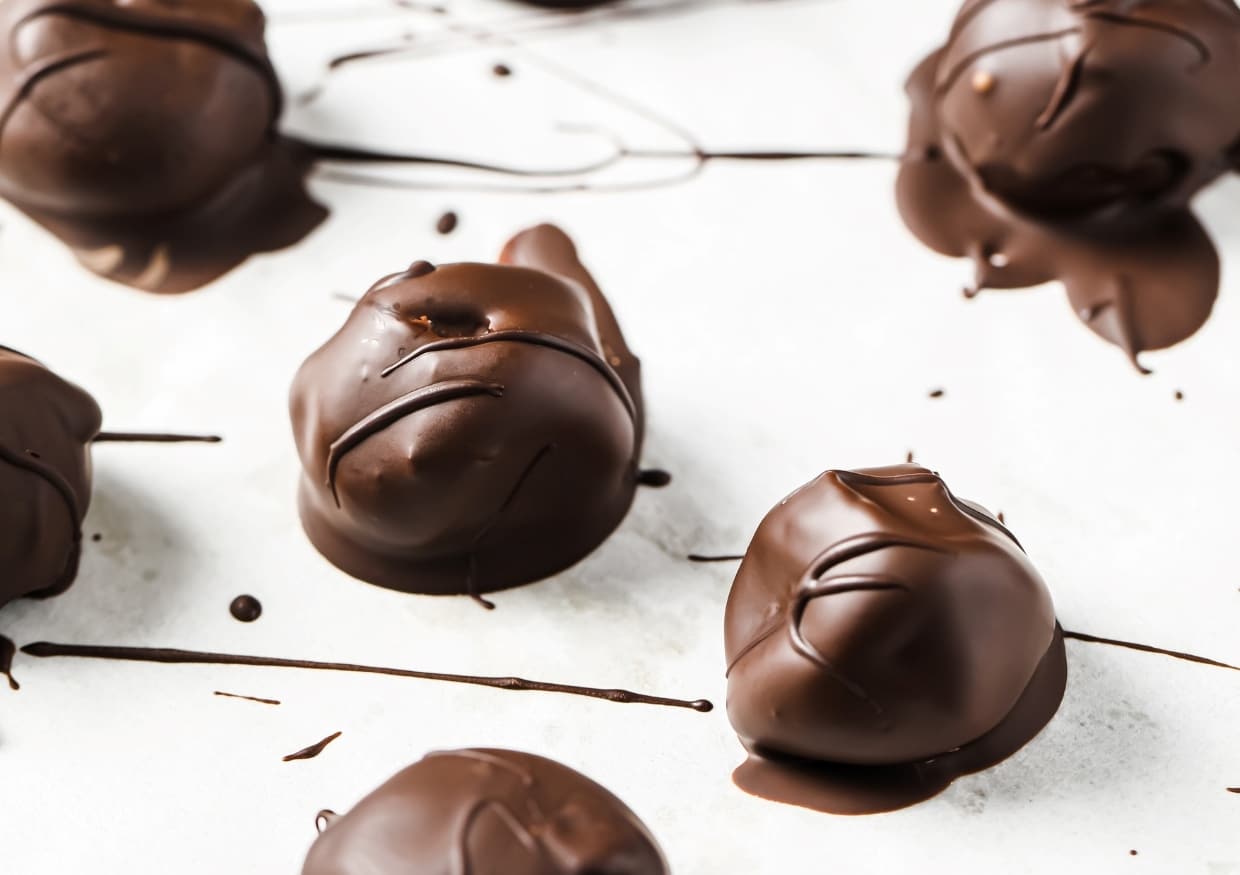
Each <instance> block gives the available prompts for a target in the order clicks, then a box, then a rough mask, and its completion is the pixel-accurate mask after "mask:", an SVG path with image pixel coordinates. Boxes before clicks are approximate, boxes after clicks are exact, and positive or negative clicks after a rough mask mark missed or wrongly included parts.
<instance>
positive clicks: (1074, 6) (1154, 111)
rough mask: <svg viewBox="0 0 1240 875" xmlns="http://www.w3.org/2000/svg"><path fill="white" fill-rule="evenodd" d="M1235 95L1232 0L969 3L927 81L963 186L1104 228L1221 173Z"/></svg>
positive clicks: (1236, 14)
mask: <svg viewBox="0 0 1240 875" xmlns="http://www.w3.org/2000/svg"><path fill="white" fill-rule="evenodd" d="M1237 88H1240V11H1237V9H1236V7H1235V5H1234V4H1233V3H1232V2H1231V0H1073V2H1065V0H999V2H986V0H972V2H968V3H966V4H965V5H964V8H963V9H962V10H961V12H960V14H959V16H958V17H957V19H956V23H955V25H954V26H953V28H952V32H951V36H950V37H949V39H948V41H947V44H946V46H945V47H944V49H943V52H942V54H941V55H940V57H939V61H938V64H937V65H936V72H935V77H934V90H935V96H936V99H937V105H938V116H939V119H940V122H941V126H942V131H941V136H942V142H943V145H944V148H945V149H946V151H947V154H948V156H949V157H950V159H951V160H952V161H953V162H954V163H955V164H956V165H957V167H958V168H959V169H960V170H961V171H962V172H964V173H966V174H968V175H974V174H975V175H976V178H977V180H978V181H979V182H980V184H981V186H982V187H983V188H984V189H985V190H987V191H989V192H990V193H992V194H993V195H995V196H996V197H997V198H999V199H1000V200H1002V201H1004V202H1006V203H1008V204H1009V205H1011V206H1012V207H1013V208H1014V209H1017V210H1020V211H1024V212H1027V213H1029V214H1032V215H1034V216H1043V217H1049V218H1062V217H1067V218H1094V219H1102V220H1105V221H1108V222H1110V221H1115V220H1123V221H1132V219H1133V218H1134V215H1133V214H1134V213H1139V212H1140V211H1141V210H1142V209H1144V208H1166V207H1178V206H1184V205H1185V204H1187V203H1188V200H1189V198H1190V197H1192V195H1193V194H1194V193H1196V192H1197V191H1198V190H1199V189H1200V188H1201V187H1202V186H1203V185H1205V184H1207V183H1209V182H1211V181H1213V180H1214V179H1217V178H1218V177H1219V176H1220V175H1222V174H1223V173H1225V172H1226V171H1227V170H1228V169H1229V168H1230V166H1231V161H1230V160H1229V157H1228V155H1229V151H1230V150H1232V149H1233V148H1234V147H1235V146H1237V145H1238V144H1240V107H1237V105H1236V101H1235V99H1234V97H1235V93H1236V90H1237ZM1108 210H1109V214H1108ZM1100 212H1101V213H1102V215H1101V216H1100V215H1099V213H1100Z"/></svg>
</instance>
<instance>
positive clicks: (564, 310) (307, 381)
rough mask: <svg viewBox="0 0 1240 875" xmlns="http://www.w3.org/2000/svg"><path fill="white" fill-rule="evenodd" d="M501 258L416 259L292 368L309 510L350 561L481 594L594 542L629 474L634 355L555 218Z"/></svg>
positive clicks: (417, 587) (317, 537)
mask: <svg viewBox="0 0 1240 875" xmlns="http://www.w3.org/2000/svg"><path fill="white" fill-rule="evenodd" d="M500 260H501V264H500V265H484V264H453V265H445V266H442V267H438V268H436V267H435V266H433V265H430V264H428V263H427V262H424V261H420V262H415V263H414V264H413V265H412V266H411V267H410V268H409V269H408V270H406V271H404V272H402V273H399V274H395V275H393V276H390V277H387V278H386V279H383V280H381V281H380V282H379V283H378V284H377V285H375V286H374V287H373V288H372V289H371V290H370V292H368V293H367V294H366V296H365V297H364V298H363V299H362V300H361V302H360V303H358V305H357V307H356V308H355V309H354V311H353V314H352V316H350V318H349V320H348V321H347V322H346V324H345V326H344V328H342V329H341V331H340V332H339V333H338V334H337V335H336V336H335V337H334V338H332V339H331V340H330V341H328V343H327V345H325V346H324V347H323V348H322V349H320V350H319V351H318V352H316V353H315V354H314V355H312V356H311V357H310V359H309V360H308V361H307V362H306V363H305V364H304V365H303V366H302V368H301V371H300V372H299V373H298V375H297V378H296V380H295V381H294V384H293V390H292V401H291V408H292V419H293V428H294V433H295V436H296V440H297V447H298V452H299V453H300V455H301V460H302V465H303V468H304V474H303V477H302V480H301V489H300V505H301V516H302V521H303V523H304V524H305V528H306V531H307V533H308V534H309V536H310V539H311V540H312V541H313V542H314V544H315V546H316V547H318V549H319V550H320V551H321V552H322V553H323V554H324V555H325V556H326V557H327V558H328V559H330V560H331V561H332V562H333V563H335V564H336V565H337V566H339V567H340V568H341V569H343V570H344V571H347V572H348V573H350V574H352V575H354V576H355V577H358V578H361V579H362V580H366V581H369V582H371V583H375V584H379V585H381V586H386V587H389V588H392V589H398V590H402V591H405V592H417V593H429V594H439V595H444V594H468V595H472V596H480V594H482V593H488V592H494V591H496V590H502V589H506V588H509V587H513V586H519V585H521V584H525V583H530V582H532V581H535V580H539V579H541V578H544V577H547V576H549V575H551V574H554V573H556V572H557V571H560V570H562V569H564V568H567V567H568V566H570V565H572V564H574V563H575V562H577V561H578V560H580V559H582V558H583V557H584V556H586V555H587V554H589V553H590V552H591V551H593V550H594V549H595V547H597V546H598V545H599V544H600V543H601V542H602V541H603V539H604V538H606V537H607V536H608V535H609V534H610V533H611V531H612V530H613V529H614V528H615V527H616V526H617V525H618V524H619V523H620V521H621V520H622V519H623V518H624V516H625V514H626V513H627V511H628V508H629V505H630V504H631V503H632V500H633V494H634V491H635V490H636V488H637V485H638V478H639V469H638V459H639V455H640V452H641V446H642V435H643V431H644V423H643V414H642V397H641V385H640V365H639V362H638V360H637V359H636V358H635V357H634V356H633V354H632V353H631V352H630V351H629V349H628V347H627V345H626V344H625V342H624V338H623V336H622V335H621V333H620V327H619V325H618V324H617V322H616V319H615V317H614V315H613V314H612V312H611V308H610V307H609V306H608V304H607V301H606V299H605V298H604V297H603V295H602V292H601V291H600V290H599V289H598V287H597V286H596V285H595V283H594V281H593V279H592V278H591V277H590V275H589V273H587V272H586V270H585V268H584V267H583V266H582V265H581V263H580V262H579V261H578V259H577V254H576V250H575V248H574V247H573V244H572V242H571V241H570V240H569V239H568V237H567V236H565V234H564V233H563V232H562V231H560V230H559V229H557V228H554V227H551V226H549V225H544V226H540V227H537V228H533V229H531V230H529V231H526V232H524V233H522V234H519V235H518V236H517V237H515V238H514V239H513V240H512V241H511V242H510V243H509V244H508V246H507V247H506V248H505V250H504V253H503V255H502V256H501V259H500Z"/></svg>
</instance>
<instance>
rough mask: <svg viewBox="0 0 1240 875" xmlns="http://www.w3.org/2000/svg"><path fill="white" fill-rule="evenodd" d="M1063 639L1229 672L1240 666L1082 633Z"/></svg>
mask: <svg viewBox="0 0 1240 875" xmlns="http://www.w3.org/2000/svg"><path fill="white" fill-rule="evenodd" d="M1063 637H1064V638H1071V639H1072V640H1073V641H1083V642H1085V643H1086V644H1106V645H1109V646H1111V647H1123V648H1124V649H1126V650H1138V651H1140V652H1141V653H1155V654H1158V655H1159V656H1170V657H1171V658H1172V659H1182V660H1184V661H1185V662H1195V663H1197V664H1198V665H1209V666H1213V667H1214V668H1225V669H1228V670H1230V671H1240V665H1228V664H1227V663H1225V662H1219V661H1218V660H1216V659H1207V658H1206V657H1204V656H1196V655H1195V654H1192V653H1181V652H1180V651H1178V650H1167V649H1166V648H1163V647H1154V646H1152V645H1149V644H1137V643H1134V642H1132V641H1119V640H1117V639H1115V638H1099V637H1098V636H1096V635H1087V634H1085V633H1084V632H1064V633H1063Z"/></svg>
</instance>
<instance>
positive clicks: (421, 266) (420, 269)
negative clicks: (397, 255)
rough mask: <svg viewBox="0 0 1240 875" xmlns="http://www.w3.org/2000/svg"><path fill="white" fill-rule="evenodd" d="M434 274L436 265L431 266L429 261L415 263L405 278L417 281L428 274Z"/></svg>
mask: <svg viewBox="0 0 1240 875" xmlns="http://www.w3.org/2000/svg"><path fill="white" fill-rule="evenodd" d="M434 272H435V265H433V264H431V263H430V262H429V261H415V262H414V263H413V264H411V265H409V269H408V270H407V271H405V276H407V277H409V278H410V279H415V280H416V279H417V278H418V277H420V276H426V275H427V274H428V273H434Z"/></svg>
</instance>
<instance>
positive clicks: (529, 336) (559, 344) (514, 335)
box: [379, 328, 637, 419]
mask: <svg viewBox="0 0 1240 875" xmlns="http://www.w3.org/2000/svg"><path fill="white" fill-rule="evenodd" d="M488 343H528V344H530V345H532V346H545V347H547V348H549V349H554V350H556V351H557V352H562V353H566V354H567V355H571V356H574V357H576V358H578V359H580V360H581V361H583V362H585V363H586V364H587V365H589V366H590V367H592V368H594V370H596V371H598V373H599V375H600V376H601V377H602V378H603V379H604V380H606V381H607V382H608V383H609V384H610V385H611V387H612V389H614V390H615V392H616V394H617V395H619V396H620V401H621V403H622V404H624V409H625V410H627V411H628V414H629V417H630V418H632V419H636V418H637V405H636V404H635V403H634V402H633V396H632V395H631V394H629V390H628V387H627V386H625V385H624V381H623V380H621V379H620V375H619V374H617V373H616V370H615V368H613V367H612V366H611V365H609V364H607V362H606V360H604V359H603V357H602V356H600V355H599V354H598V353H596V352H594V350H592V349H588V348H586V347H584V346H582V345H581V344H578V343H573V342H572V341H571V340H565V339H564V338H562V337H556V336H555V335H554V334H546V333H544V332H542V331H526V330H523V329H518V328H513V329H508V330H505V331H492V332H491V333H490V334H484V335H482V336H480V337H459V338H452V339H450V340H438V341H435V342H434V343H428V344H426V346H422V347H418V348H417V349H415V350H414V351H413V352H411V353H409V354H408V355H407V356H405V357H404V358H402V359H401V360H400V361H398V362H396V363H394V364H391V365H388V367H386V368H384V369H383V371H381V372H380V374H379V376H380V377H384V378H386V377H388V376H390V375H392V374H393V373H395V372H396V371H397V370H399V369H400V368H403V367H404V366H405V365H407V364H409V363H410V362H412V361H415V360H416V359H418V358H421V357H422V356H424V355H427V354H429V353H432V352H444V351H448V350H455V349H470V348H472V347H475V346H483V345H485V344H488Z"/></svg>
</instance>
